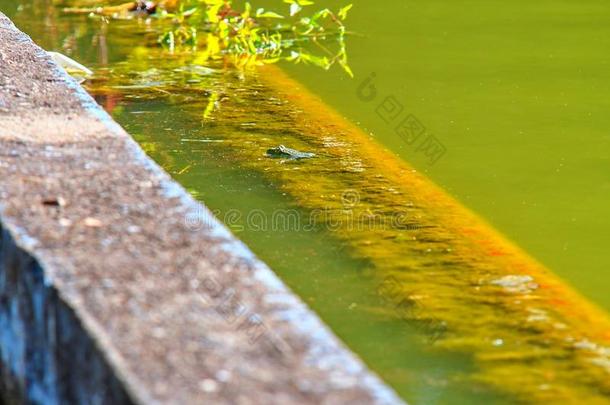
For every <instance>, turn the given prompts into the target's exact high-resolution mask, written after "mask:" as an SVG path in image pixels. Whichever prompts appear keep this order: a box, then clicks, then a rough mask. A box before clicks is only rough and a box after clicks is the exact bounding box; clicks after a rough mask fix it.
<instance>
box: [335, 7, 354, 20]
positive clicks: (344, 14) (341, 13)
mask: <svg viewBox="0 0 610 405" xmlns="http://www.w3.org/2000/svg"><path fill="white" fill-rule="evenodd" d="M353 6H354V5H353V4H348V5H347V6H345V7H343V8H342V9H341V10H339V12H338V13H337V15H338V16H339V18H340V19H342V20H345V19H346V18H347V12H348V11H350V10H351V8H352V7H353Z"/></svg>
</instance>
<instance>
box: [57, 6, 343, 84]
mask: <svg viewBox="0 0 610 405" xmlns="http://www.w3.org/2000/svg"><path fill="white" fill-rule="evenodd" d="M283 3H284V5H286V12H280V11H279V10H278V11H276V10H266V9H264V8H261V7H259V8H257V7H254V6H253V5H252V4H251V3H250V2H245V3H243V6H242V7H238V6H236V5H235V2H234V1H233V0H160V1H158V2H150V1H135V2H130V3H125V4H123V5H120V6H112V7H96V8H90V9H83V8H80V9H79V8H76V9H75V8H70V9H65V11H67V12H72V13H83V12H86V13H91V15H92V16H101V17H103V18H108V17H112V18H133V17H134V16H138V15H140V16H141V15H145V16H150V17H153V18H155V19H156V20H158V22H159V30H160V34H159V43H160V44H162V45H163V46H164V47H165V48H166V49H168V50H169V51H170V52H172V53H173V52H178V51H179V52H183V51H200V52H199V57H198V60H199V61H201V62H205V61H206V60H210V59H228V60H229V61H230V62H232V63H233V64H234V65H235V66H238V67H247V66H252V65H260V64H269V63H276V62H278V61H281V60H287V61H291V62H294V63H306V64H312V65H315V66H318V67H321V68H323V69H329V68H330V67H331V66H333V65H335V64H338V65H339V66H341V67H342V68H343V70H344V71H345V72H346V73H347V74H348V75H350V76H353V73H352V70H351V69H350V67H349V64H348V61H347V50H346V45H345V35H346V32H347V31H346V27H345V24H344V21H345V20H346V18H347V14H348V12H349V10H350V9H351V8H352V4H349V5H347V6H345V7H343V8H341V9H339V10H338V11H336V12H334V11H332V10H330V9H328V8H322V9H319V10H317V11H315V12H313V13H306V10H307V9H308V8H309V7H310V6H313V5H314V4H315V3H314V1H311V0H283Z"/></svg>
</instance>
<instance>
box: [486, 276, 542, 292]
mask: <svg viewBox="0 0 610 405" xmlns="http://www.w3.org/2000/svg"><path fill="white" fill-rule="evenodd" d="M491 284H493V285H498V286H500V287H504V289H505V290H506V291H508V292H511V293H528V292H531V291H533V290H535V289H537V288H538V284H536V283H535V282H534V278H533V277H532V276H527V275H513V274H511V275H508V276H504V277H502V278H498V279H495V280H492V281H491Z"/></svg>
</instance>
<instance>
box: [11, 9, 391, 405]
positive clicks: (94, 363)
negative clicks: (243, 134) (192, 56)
mask: <svg viewBox="0 0 610 405" xmlns="http://www.w3.org/2000/svg"><path fill="white" fill-rule="evenodd" d="M194 213H195V214H197V215H203V218H204V219H205V221H204V222H205V226H202V227H198V228H197V230H193V229H192V227H191V228H189V227H188V226H185V222H188V218H190V217H192V215H193V214H194ZM0 224H1V226H2V245H1V248H0V258H1V260H0V354H1V358H0V360H1V361H0V363H1V365H0V369H1V370H2V385H3V386H4V388H5V391H6V392H9V393H11V395H10V396H8V395H6V396H5V397H6V398H5V399H7V400H9V399H8V398H11V399H10V401H12V402H14V401H16V402H30V403H45V404H53V403H83V404H85V403H108V404H120V403H130V402H135V403H146V404H151V403H175V404H184V403H210V404H259V403H264V404H282V405H284V404H304V403H305V404H306V403H311V404H343V403H345V404H395V403H401V401H400V400H399V399H398V398H397V397H396V395H395V394H394V392H393V391H392V390H391V389H390V388H388V387H387V386H385V385H384V384H383V383H382V382H381V381H380V380H379V379H378V378H377V377H376V376H375V375H374V374H372V373H371V372H370V371H369V370H367V369H366V367H365V366H364V365H363V364H362V362H361V361H360V360H359V359H358V358H357V357H356V356H355V355H354V354H352V353H351V352H349V351H348V350H347V349H346V348H345V347H344V346H343V345H342V344H341V343H340V342H339V341H338V339H337V338H336V337H334V336H333V335H332V333H331V332H330V331H329V330H328V329H327V328H326V326H324V325H323V324H322V322H321V321H320V320H319V319H318V318H317V317H316V315H314V314H313V313H312V312H311V311H310V310H309V309H308V308H307V307H306V306H305V305H304V304H303V303H302V302H301V301H300V300H299V299H298V298H297V297H296V296H294V294H292V293H291V292H290V291H289V290H288V289H287V288H286V287H285V286H284V285H283V283H282V282H281V281H280V280H279V279H278V278H277V277H276V276H275V274H274V273H273V272H272V271H271V270H270V269H269V268H268V267H267V266H266V265H265V264H264V263H261V262H260V261H259V260H258V259H257V258H256V257H255V256H254V255H253V254H252V253H251V252H250V251H249V250H248V248H247V247H246V246H244V245H243V244H242V243H241V242H239V241H238V240H236V239H235V237H234V236H233V235H231V234H230V232H228V231H227V229H226V228H225V227H224V226H222V225H221V224H220V223H218V221H217V220H216V219H215V218H213V217H212V216H211V214H210V213H209V211H208V210H207V209H206V208H205V207H203V206H201V205H200V204H199V203H197V202H196V201H194V200H193V198H192V197H191V196H190V195H188V193H186V191H185V190H184V189H183V188H182V187H180V186H179V185H177V184H176V183H174V182H173V181H172V180H171V179H170V178H169V176H168V175H167V174H166V173H165V172H163V171H162V170H161V169H160V168H159V167H157V166H156V165H155V164H154V163H153V162H152V161H151V160H150V159H149V158H148V157H146V156H145V155H144V153H143V152H142V150H141V149H140V148H139V146H138V145H137V144H136V143H135V142H134V141H133V140H132V139H131V138H130V137H129V135H128V134H126V133H125V132H124V131H123V130H122V129H121V128H120V127H119V126H118V125H117V124H116V123H114V122H113V121H112V120H111V119H110V117H108V116H107V115H106V114H105V113H104V112H103V111H102V110H101V109H100V108H99V107H98V106H97V105H96V104H95V102H94V101H93V100H92V99H91V98H90V97H89V96H88V95H87V94H86V93H85V92H84V91H83V90H82V89H81V88H80V87H79V86H78V85H77V84H76V83H75V82H74V81H72V80H71V79H70V78H69V77H68V76H67V75H66V74H65V73H64V72H63V71H61V70H60V69H59V68H58V67H57V66H56V65H55V64H54V63H53V62H52V61H51V60H50V58H49V57H48V55H47V54H46V53H45V52H44V51H43V50H42V49H40V48H38V47H37V46H36V45H35V44H34V43H32V41H31V40H30V39H29V38H28V37H27V36H25V35H24V34H23V33H21V32H19V31H18V30H17V29H16V28H15V27H14V26H13V25H12V24H11V22H10V21H8V19H6V18H5V17H4V16H3V15H1V14H0Z"/></svg>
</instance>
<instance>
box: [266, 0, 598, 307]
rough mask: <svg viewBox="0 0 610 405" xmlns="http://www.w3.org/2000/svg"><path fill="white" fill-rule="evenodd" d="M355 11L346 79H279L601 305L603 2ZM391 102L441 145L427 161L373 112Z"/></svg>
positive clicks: (517, 0)
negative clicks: (368, 136) (366, 90)
mask: <svg viewBox="0 0 610 405" xmlns="http://www.w3.org/2000/svg"><path fill="white" fill-rule="evenodd" d="M267 3H272V1H268V2H267ZM344 3H349V2H348V1H343V0H329V1H326V2H325V4H327V5H329V6H331V7H333V8H336V7H339V6H340V5H343V4H344ZM354 3H355V6H354V8H353V9H352V10H351V12H350V17H349V23H350V24H349V26H350V29H351V30H353V31H355V32H356V33H357V35H354V36H352V37H350V39H349V43H348V45H349V54H350V63H351V65H352V69H353V70H354V73H355V74H356V76H357V78H356V80H355V81H353V80H350V79H349V78H346V77H345V76H344V75H343V74H342V73H341V72H340V71H339V70H336V71H334V72H330V73H329V74H321V73H320V72H318V71H316V70H314V69H311V68H307V67H292V66H286V69H288V70H289V71H291V72H292V73H293V75H294V76H295V77H296V78H298V79H299V81H301V82H302V83H304V84H306V85H307V86H308V87H309V88H310V89H311V90H313V91H314V92H316V93H318V94H319V95H320V96H321V97H322V98H323V99H324V100H325V101H326V102H327V103H330V104H331V105H333V106H334V107H335V108H337V109H338V110H339V111H341V113H343V114H344V115H345V116H347V117H349V119H351V120H352V121H354V122H358V123H360V125H361V126H362V127H363V128H368V130H369V131H370V132H372V133H374V135H375V138H376V139H377V140H378V141H379V142H381V143H383V144H384V145H386V146H387V147H388V148H389V149H391V150H392V151H393V152H394V153H396V154H397V155H399V156H400V157H402V158H404V159H405V160H407V161H408V162H410V163H412V164H414V165H415V166H416V167H417V168H418V169H420V170H423V171H425V172H426V173H427V174H428V175H429V176H430V177H431V178H432V179H434V180H435V181H436V182H437V183H438V184H441V185H442V186H443V187H445V188H446V189H447V190H449V191H450V192H451V193H452V194H453V195H455V196H457V197H458V198H459V199H460V200H461V201H462V202H464V203H465V204H466V205H467V206H469V207H471V208H473V209H474V210H475V211H476V212H478V213H479V214H481V215H482V216H484V217H485V218H486V219H487V220H488V221H489V222H491V223H492V224H493V225H494V226H495V227H496V228H497V229H499V230H500V231H502V232H503V233H505V234H506V235H508V236H509V237H510V238H511V239H513V240H515V241H516V242H517V243H518V244H519V245H520V246H522V247H524V248H525V249H526V250H527V251H528V252H529V253H531V254H532V255H534V256H535V257H536V258H537V259H539V260H541V261H542V262H543V263H545V264H546V265H547V266H548V267H549V268H551V269H552V270H553V271H555V272H556V273H557V274H559V275H561V276H562V277H563V278H565V279H566V280H569V282H570V283H571V284H572V285H574V286H576V287H577V288H578V289H579V290H580V291H581V292H582V293H583V294H585V295H587V296H588V297H590V298H591V299H593V300H594V301H595V302H597V303H599V304H600V305H602V306H604V307H605V308H606V309H610V293H609V291H610V272H608V268H610V253H609V252H610V250H609V249H608V247H607V245H608V241H609V240H610V208H609V207H610V115H609V114H608V110H609V108H610V99H609V98H608V94H609V92H610V70H609V67H610V54H609V52H608V51H609V50H610V8H609V7H608V4H607V3H605V2H603V1H599V0H584V1H577V0H568V1H566V0H561V1H549V0H544V1H534V2H531V1H524V0H511V1H465V2H464V1H461V2H456V1H446V0H432V1H414V0H387V1H384V2H383V6H381V5H379V4H377V3H375V2H370V1H368V2H367V1H357V2H354ZM372 72H374V73H376V75H377V76H376V80H375V85H376V87H377V89H378V93H379V95H378V97H377V99H376V100H374V101H372V102H368V103H367V102H363V101H361V100H360V99H359V98H358V97H357V94H356V88H357V84H358V83H360V82H361V81H362V80H363V79H365V78H366V77H368V76H369V74H370V73H372ZM389 96H395V97H396V100H397V101H398V102H399V103H400V104H401V105H402V106H404V111H403V113H402V114H403V115H404V114H407V113H409V114H413V115H414V116H415V117H417V119H418V120H419V121H420V122H421V123H422V124H423V126H425V127H426V129H427V130H428V132H430V133H433V134H434V135H435V136H436V137H437V138H438V139H439V140H440V141H442V143H443V145H444V146H445V147H446V150H447V152H446V154H445V156H443V157H442V158H441V159H440V160H439V161H438V162H437V163H436V164H434V165H432V166H431V165H430V164H429V161H428V159H427V158H426V156H425V155H423V154H422V153H421V152H417V145H408V144H406V143H405V142H404V141H403V140H402V139H401V138H400V136H398V135H397V134H396V132H395V131H394V129H395V127H396V124H397V123H398V122H399V121H400V119H402V117H403V115H400V116H399V117H398V118H397V119H396V121H392V122H391V123H386V122H385V121H384V120H383V119H382V118H381V117H380V116H379V115H378V114H376V112H375V110H376V108H377V106H378V105H379V104H380V103H381V102H382V101H383V100H384V98H385V97H389Z"/></svg>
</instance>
